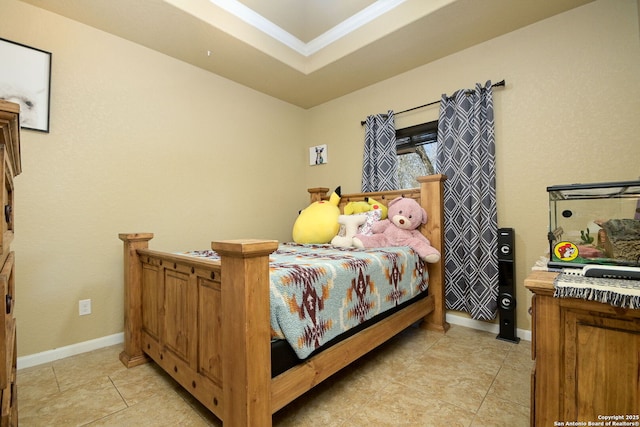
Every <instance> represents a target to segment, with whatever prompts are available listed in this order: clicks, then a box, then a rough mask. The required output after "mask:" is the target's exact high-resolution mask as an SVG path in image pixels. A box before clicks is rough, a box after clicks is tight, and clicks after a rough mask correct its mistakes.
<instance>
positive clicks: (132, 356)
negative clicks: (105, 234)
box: [118, 233, 153, 368]
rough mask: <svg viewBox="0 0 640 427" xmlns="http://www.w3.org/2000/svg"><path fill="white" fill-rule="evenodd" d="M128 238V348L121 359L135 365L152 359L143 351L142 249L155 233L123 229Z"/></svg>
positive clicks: (122, 238) (125, 244) (125, 290)
mask: <svg viewBox="0 0 640 427" xmlns="http://www.w3.org/2000/svg"><path fill="white" fill-rule="evenodd" d="M118 237H119V238H120V240H122V241H123V242H124V350H123V351H122V352H121V353H120V361H121V362H122V363H123V364H124V365H125V366H126V367H127V368H131V367H134V366H137V365H141V364H143V363H146V362H148V361H149V358H148V357H147V356H146V355H145V354H144V352H143V351H142V263H141V262H140V257H139V256H138V252H137V251H138V249H146V248H148V247H149V240H151V239H153V234H152V233H130V234H127V233H122V234H119V235H118Z"/></svg>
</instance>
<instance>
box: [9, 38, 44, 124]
mask: <svg viewBox="0 0 640 427" xmlns="http://www.w3.org/2000/svg"><path fill="white" fill-rule="evenodd" d="M0 58H2V66H0V99H4V100H6V101H10V102H15V103H17V104H20V126H21V127H22V128H24V129H30V130H36V131H40V132H49V105H50V100H51V53H50V52H45V51H44V50H40V49H36V48H33V47H30V46H25V45H23V44H20V43H16V42H13V41H10V40H5V39H2V38H0Z"/></svg>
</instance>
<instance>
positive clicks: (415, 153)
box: [396, 120, 438, 188]
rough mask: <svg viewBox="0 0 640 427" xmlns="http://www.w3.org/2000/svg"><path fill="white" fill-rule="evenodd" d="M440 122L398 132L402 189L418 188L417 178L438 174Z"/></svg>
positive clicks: (397, 141)
mask: <svg viewBox="0 0 640 427" xmlns="http://www.w3.org/2000/svg"><path fill="white" fill-rule="evenodd" d="M437 138H438V121H437V120H435V121H433V122H428V123H422V124H420V125H415V126H411V127H408V128H404V129H397V130H396V152H397V154H398V180H399V181H400V182H399V184H400V188H414V187H418V186H419V184H418V181H416V177H418V176H422V175H432V174H434V173H436V169H435V168H436V141H437Z"/></svg>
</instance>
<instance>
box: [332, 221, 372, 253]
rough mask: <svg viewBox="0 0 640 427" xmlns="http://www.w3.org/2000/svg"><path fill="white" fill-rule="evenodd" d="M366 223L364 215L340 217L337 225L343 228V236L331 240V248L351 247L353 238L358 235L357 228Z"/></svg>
mask: <svg viewBox="0 0 640 427" xmlns="http://www.w3.org/2000/svg"><path fill="white" fill-rule="evenodd" d="M366 221H367V216H366V215H340V216H338V223H339V224H340V225H343V226H344V236H340V235H337V236H335V237H334V238H333V239H331V244H332V245H333V246H338V247H341V248H350V247H353V236H355V235H356V234H357V233H358V227H360V226H361V225H362V224H364V223H365V222H366Z"/></svg>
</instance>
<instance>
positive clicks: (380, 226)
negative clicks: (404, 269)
mask: <svg viewBox="0 0 640 427" xmlns="http://www.w3.org/2000/svg"><path fill="white" fill-rule="evenodd" d="M340 198H341V195H340V187H338V188H336V190H335V191H334V192H333V194H332V195H331V197H330V198H329V200H322V201H319V202H314V203H311V204H310V205H309V206H307V207H306V208H305V209H303V210H302V211H300V215H299V216H298V218H297V219H296V222H295V223H294V225H293V240H294V241H295V242H296V243H305V244H312V243H315V244H325V243H331V244H332V245H334V246H338V247H356V248H361V249H364V248H379V247H385V246H409V247H411V248H412V249H413V250H414V251H416V253H417V254H418V256H420V258H422V259H423V260H424V261H426V262H429V263H435V262H438V261H439V260H440V252H438V250H437V249H436V248H434V247H433V246H431V242H429V240H428V239H427V238H426V237H425V236H424V235H423V234H422V233H420V231H418V228H419V227H420V226H421V225H422V224H426V222H427V212H426V211H425V210H424V209H423V208H422V206H420V204H418V202H416V201H415V200H414V199H411V198H404V197H398V198H396V199H393V200H392V201H390V202H389V205H388V206H384V205H383V204H381V203H378V202H376V201H375V200H374V199H368V200H367V201H366V202H349V203H348V204H347V205H345V208H344V211H345V214H343V215H341V214H340V208H339V207H338V204H339V203H340ZM341 226H342V228H343V230H342V232H340V227H341Z"/></svg>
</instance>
